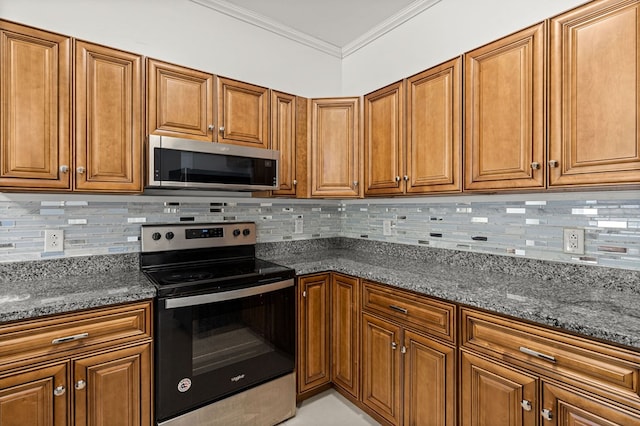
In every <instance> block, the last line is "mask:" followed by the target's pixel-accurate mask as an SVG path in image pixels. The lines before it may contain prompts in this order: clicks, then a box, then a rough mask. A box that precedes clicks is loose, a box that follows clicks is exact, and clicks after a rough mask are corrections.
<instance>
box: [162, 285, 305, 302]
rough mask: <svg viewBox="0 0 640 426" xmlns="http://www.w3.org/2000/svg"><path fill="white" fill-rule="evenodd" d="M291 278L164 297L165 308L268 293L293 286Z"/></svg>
mask: <svg viewBox="0 0 640 426" xmlns="http://www.w3.org/2000/svg"><path fill="white" fill-rule="evenodd" d="M294 284H295V282H294V280H293V278H290V279H288V280H284V281H277V282H274V283H269V284H264V285H258V286H255V287H247V288H240V289H237V290H230V291H222V292H219V293H207V294H199V295H197V296H185V297H175V298H171V299H165V302H164V303H165V305H164V307H165V309H175V308H186V307H188V306H196V305H206V304H207V303H216V302H224V301H227V300H234V299H242V298H244V297H249V296H255V295H257V294H263V293H269V292H272V291H276V290H281V289H283V288H287V287H293V286H294Z"/></svg>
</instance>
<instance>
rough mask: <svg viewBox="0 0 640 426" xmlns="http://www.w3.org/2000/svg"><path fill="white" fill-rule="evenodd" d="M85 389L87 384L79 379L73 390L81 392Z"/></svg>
mask: <svg viewBox="0 0 640 426" xmlns="http://www.w3.org/2000/svg"><path fill="white" fill-rule="evenodd" d="M86 387H87V382H85V381H84V380H82V379H80V380H78V381H77V382H76V385H75V388H76V389H77V390H82V389H84V388H86Z"/></svg>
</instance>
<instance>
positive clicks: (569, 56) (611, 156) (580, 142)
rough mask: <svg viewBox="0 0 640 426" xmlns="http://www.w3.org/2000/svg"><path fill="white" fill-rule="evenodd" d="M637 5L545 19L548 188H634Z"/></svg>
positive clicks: (638, 113)
mask: <svg viewBox="0 0 640 426" xmlns="http://www.w3.org/2000/svg"><path fill="white" fill-rule="evenodd" d="M639 16H640V3H639V2H638V1H631V0H627V1H619V0H617V1H613V0H612V1H597V2H591V3H588V4H587V5H585V6H582V7H579V8H576V9H574V10H572V11H569V12H567V13H564V14H562V15H559V16H557V17H555V18H553V19H551V25H550V39H551V43H550V46H551V52H550V80H551V81H550V107H549V108H550V128H549V186H550V187H555V186H570V185H612V184H622V183H635V184H638V183H640V139H639V137H638V123H639V122H640V121H639V117H640V105H639V103H638V98H639V96H640V91H639V86H640V78H639V75H640V24H639V23H638V22H639Z"/></svg>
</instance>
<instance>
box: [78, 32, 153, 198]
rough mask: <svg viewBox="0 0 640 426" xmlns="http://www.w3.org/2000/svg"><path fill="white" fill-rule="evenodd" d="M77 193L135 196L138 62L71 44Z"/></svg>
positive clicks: (138, 179)
mask: <svg viewBox="0 0 640 426" xmlns="http://www.w3.org/2000/svg"><path fill="white" fill-rule="evenodd" d="M74 50H75V132H74V135H75V138H74V146H75V171H74V172H75V185H74V189H75V190H77V191H92V192H140V191H142V173H143V161H142V159H143V158H144V157H143V155H142V147H143V143H142V141H143V132H144V129H143V117H144V113H143V99H144V97H143V93H144V86H143V83H142V82H143V60H142V57H141V56H140V55H135V54H133V53H128V52H123V51H120V50H117V49H111V48H108V47H104V46H99V45H96V44H92V43H87V42H84V41H76V42H75V49H74Z"/></svg>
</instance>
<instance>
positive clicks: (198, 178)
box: [147, 135, 280, 191]
mask: <svg viewBox="0 0 640 426" xmlns="http://www.w3.org/2000/svg"><path fill="white" fill-rule="evenodd" d="M148 147H149V150H148V155H147V162H148V164H147V170H148V176H147V188H151V189H191V190H230V191H265V190H274V189H278V163H279V161H280V153H279V152H278V151H274V150H271V149H261V148H252V147H244V146H237V145H229V144H221V143H211V142H198V141H192V140H188V139H180V138H172V137H167V136H157V135H150V136H149V144H148Z"/></svg>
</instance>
